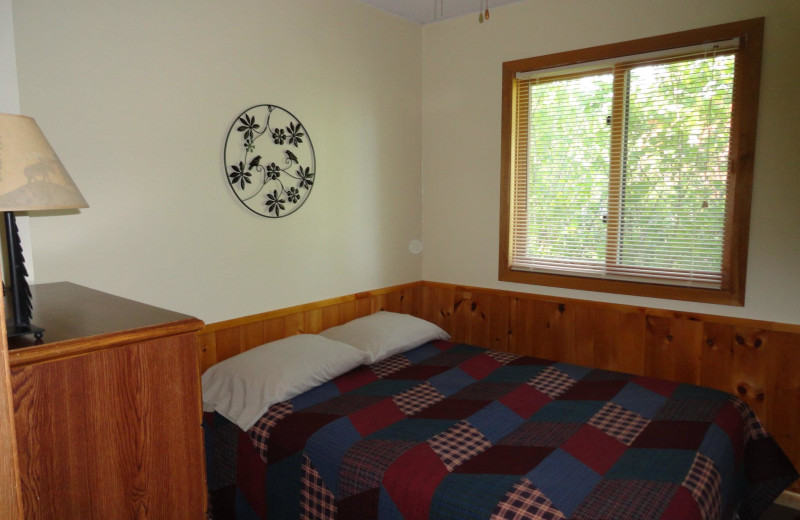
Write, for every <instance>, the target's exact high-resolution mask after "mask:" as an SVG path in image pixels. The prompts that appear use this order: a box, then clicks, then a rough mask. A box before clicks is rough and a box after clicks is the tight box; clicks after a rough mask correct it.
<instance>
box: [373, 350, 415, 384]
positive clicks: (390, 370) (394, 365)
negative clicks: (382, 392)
mask: <svg viewBox="0 0 800 520" xmlns="http://www.w3.org/2000/svg"><path fill="white" fill-rule="evenodd" d="M410 366H411V361H409V360H408V358H407V357H405V356H404V355H402V354H397V355H395V356H392V357H390V358H386V359H384V360H383V361H378V362H377V363H375V364H374V365H370V366H369V368H370V370H372V372H373V373H374V374H375V375H376V376H378V378H379V379H381V378H384V377H386V376H388V375H389V374H394V373H395V372H397V371H398V370H402V369H404V368H406V367H410Z"/></svg>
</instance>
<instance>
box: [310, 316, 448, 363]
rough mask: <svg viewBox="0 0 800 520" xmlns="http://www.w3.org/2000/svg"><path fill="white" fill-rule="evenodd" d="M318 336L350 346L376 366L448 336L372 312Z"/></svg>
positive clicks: (409, 318)
mask: <svg viewBox="0 0 800 520" xmlns="http://www.w3.org/2000/svg"><path fill="white" fill-rule="evenodd" d="M320 336H325V337H326V338H329V339H332V340H335V341H341V342H342V343H347V344H348V345H353V346H354V347H356V348H357V349H359V350H363V351H364V352H366V353H367V356H368V363H370V364H371V363H377V362H378V361H381V360H383V359H386V358H388V357H390V356H393V355H395V354H399V353H400V352H406V351H408V350H411V349H412V348H416V347H418V346H420V345H423V344H425V343H427V342H429V341H433V340H436V339H450V335H449V334H448V333H447V332H445V331H443V330H442V329H440V328H439V327H437V326H436V325H434V324H433V323H431V322H429V321H425V320H422V319H420V318H416V317H414V316H410V315H408V314H399V313H396V312H386V311H381V312H376V313H375V314H370V315H369V316H364V317H363V318H358V319H355V320H353V321H350V322H348V323H345V324H344V325H339V326H338V327H332V328H330V329H327V330H324V331H322V332H320Z"/></svg>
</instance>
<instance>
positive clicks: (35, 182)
mask: <svg viewBox="0 0 800 520" xmlns="http://www.w3.org/2000/svg"><path fill="white" fill-rule="evenodd" d="M87 207H89V205H88V204H87V203H86V200H85V199H84V198H83V195H81V192H80V191H78V187H77V186H75V183H74V182H72V178H71V177H70V176H69V173H67V170H66V169H64V165H63V164H61V161H60V160H59V159H58V156H57V155H56V152H55V151H53V148H52V147H51V146H50V143H48V142H47V139H46V138H45V137H44V134H42V131H41V130H40V129H39V125H37V124H36V121H34V120H33V119H32V118H30V117H26V116H18V115H12V114H0V211H33V210H47V209H50V210H53V209H74V208H87Z"/></svg>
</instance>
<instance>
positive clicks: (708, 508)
mask: <svg viewBox="0 0 800 520" xmlns="http://www.w3.org/2000/svg"><path fill="white" fill-rule="evenodd" d="M681 485H682V486H683V487H685V488H686V489H688V490H689V492H690V493H691V494H692V496H693V497H694V499H695V500H696V501H697V505H698V506H699V507H700V513H701V514H702V515H703V518H704V519H705V520H717V519H718V518H719V514H720V511H721V510H722V509H721V508H722V495H721V494H720V488H721V486H722V478H721V477H720V474H719V471H717V468H715V467H714V462H713V461H712V460H711V459H709V458H708V457H706V456H705V455H703V454H702V453H698V454H697V455H696V456H695V458H694V462H693V463H692V469H691V470H689V474H688V475H686V479H685V480H684V481H683V483H682V484H681Z"/></svg>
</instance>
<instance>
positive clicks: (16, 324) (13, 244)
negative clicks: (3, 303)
mask: <svg viewBox="0 0 800 520" xmlns="http://www.w3.org/2000/svg"><path fill="white" fill-rule="evenodd" d="M5 222H6V246H7V249H8V274H9V278H10V285H11V298H10V301H11V308H12V309H13V312H14V316H13V318H9V319H7V320H6V329H7V330H8V337H9V338H12V337H14V336H21V335H23V334H33V335H34V337H35V338H36V339H42V334H43V333H44V329H43V328H41V327H37V326H36V325H33V324H31V315H32V313H33V306H32V304H31V288H30V287H29V286H28V281H27V280H26V279H25V277H26V276H28V271H27V270H26V269H25V258H24V257H23V255H22V242H21V241H20V239H19V230H18V229H17V219H16V218H15V217H14V212H13V211H6V212H5Z"/></svg>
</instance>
